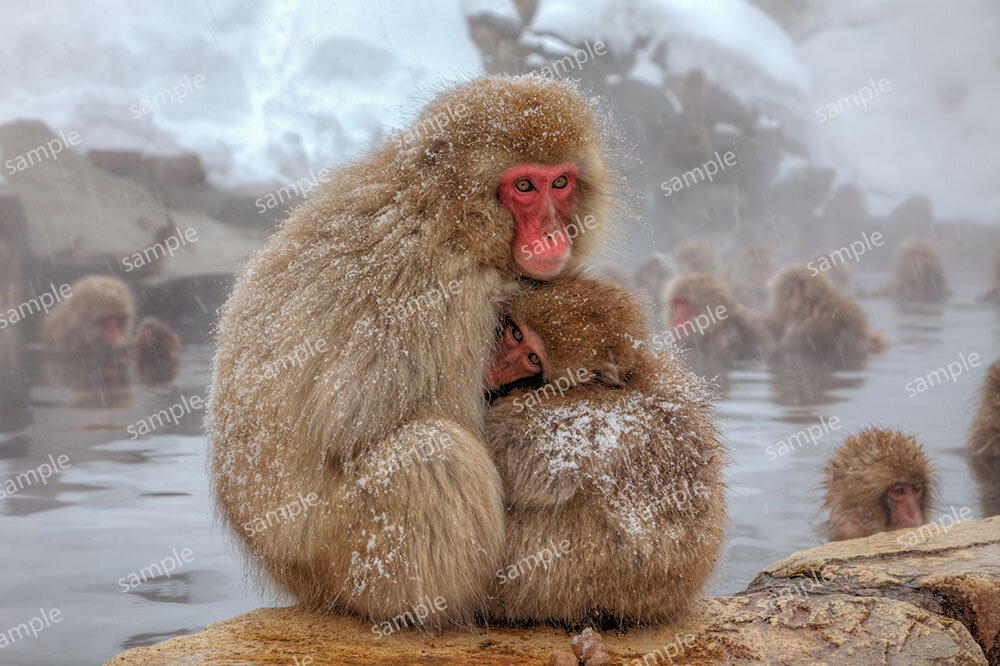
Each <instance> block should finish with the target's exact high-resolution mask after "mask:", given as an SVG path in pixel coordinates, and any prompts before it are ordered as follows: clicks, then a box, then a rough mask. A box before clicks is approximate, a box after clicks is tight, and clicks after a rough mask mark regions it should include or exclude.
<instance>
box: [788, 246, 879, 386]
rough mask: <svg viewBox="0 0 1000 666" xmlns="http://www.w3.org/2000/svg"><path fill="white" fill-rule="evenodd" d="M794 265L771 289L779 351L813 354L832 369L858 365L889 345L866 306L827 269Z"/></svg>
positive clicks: (794, 353)
mask: <svg viewBox="0 0 1000 666" xmlns="http://www.w3.org/2000/svg"><path fill="white" fill-rule="evenodd" d="M812 273H813V271H812V270H810V269H809V268H807V267H805V266H800V265H795V266H789V267H788V268H786V269H784V270H783V271H782V272H781V273H779V274H778V275H777V277H776V278H775V279H774V283H773V286H772V289H771V305H770V309H769V312H768V317H769V320H770V324H771V329H772V330H773V331H774V332H775V334H776V335H777V337H778V342H777V347H776V350H775V351H776V354H780V355H784V356H790V357H800V358H804V357H811V358H813V359H815V360H817V361H819V362H820V363H821V364H822V365H823V366H824V367H826V368H829V369H842V368H854V367H857V366H858V365H860V364H862V363H864V361H865V360H866V359H867V358H868V355H869V354H873V353H878V352H881V351H883V350H884V349H885V346H886V343H885V338H883V337H882V335H881V334H880V333H877V332H875V331H872V330H870V329H869V328H868V318H867V317H866V316H865V313H864V311H863V310H862V309H861V307H860V306H858V304H857V303H855V302H854V301H853V300H852V299H851V298H850V297H849V296H847V295H846V294H843V293H841V292H840V290H838V289H837V288H836V287H835V286H834V285H833V283H832V282H830V280H829V279H828V278H827V277H826V276H825V275H823V274H822V273H818V272H817V273H816V274H815V275H813V274H812Z"/></svg>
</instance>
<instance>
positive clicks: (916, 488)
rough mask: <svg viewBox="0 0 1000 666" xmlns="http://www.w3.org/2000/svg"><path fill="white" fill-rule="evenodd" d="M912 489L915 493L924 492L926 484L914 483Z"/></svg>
mask: <svg viewBox="0 0 1000 666" xmlns="http://www.w3.org/2000/svg"><path fill="white" fill-rule="evenodd" d="M910 488H911V489H912V490H913V492H915V493H919V492H922V491H923V489H924V484H922V483H914V484H913V485H911V486H910Z"/></svg>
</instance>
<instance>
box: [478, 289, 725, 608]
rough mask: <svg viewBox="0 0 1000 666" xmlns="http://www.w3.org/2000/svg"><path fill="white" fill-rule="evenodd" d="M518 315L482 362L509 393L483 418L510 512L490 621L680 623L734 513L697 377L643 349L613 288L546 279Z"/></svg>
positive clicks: (625, 301)
mask: <svg viewBox="0 0 1000 666" xmlns="http://www.w3.org/2000/svg"><path fill="white" fill-rule="evenodd" d="M508 317H509V319H508V320H507V322H506V324H505V326H504V329H503V332H502V334H501V338H500V341H499V343H498V346H497V348H496V351H495V353H494V355H493V357H492V359H491V362H490V363H489V367H488V369H487V384H489V385H490V386H492V387H493V388H500V389H503V390H504V391H505V394H504V395H502V396H501V397H499V398H496V399H495V400H494V402H493V404H492V406H491V407H490V409H489V411H488V413H487V417H486V432H487V439H488V442H489V446H490V449H491V451H492V455H493V457H494V460H495V462H496V464H497V469H498V471H499V472H500V477H501V479H502V481H503V486H504V492H505V495H506V503H507V525H506V548H505V551H504V558H503V560H502V563H503V565H502V567H501V568H500V569H498V570H497V572H496V581H495V586H494V590H493V594H492V596H493V597H494V605H493V608H492V614H493V617H494V618H495V619H497V620H500V621H506V622H512V623H520V622H531V623H534V622H553V623H557V624H561V625H564V626H580V625H585V624H596V625H599V626H622V625H628V624H633V623H654V622H666V621H669V620H670V619H671V618H674V617H676V616H677V615H678V613H680V612H681V611H682V610H683V609H684V607H685V606H686V605H687V604H688V602H689V601H690V600H691V599H692V597H694V595H695V594H696V593H697V592H698V590H699V589H700V588H701V586H702V585H703V583H704V582H705V580H706V578H707V577H708V576H709V574H710V573H711V572H712V570H713V569H714V566H715V559H716V557H717V555H718V552H719V548H720V546H721V543H722V535H723V527H724V523H725V517H726V510H725V497H724V484H723V480H722V467H723V464H724V462H725V458H726V452H725V449H724V447H723V445H722V443H721V442H720V439H719V433H718V430H717V428H716V424H715V419H714V415H713V414H712V412H711V409H710V407H709V401H708V396H707V394H706V391H705V389H704V387H703V385H702V383H701V382H700V380H699V379H698V378H696V377H695V376H694V375H692V374H691V373H689V372H688V371H686V370H684V369H682V368H681V367H680V366H679V365H678V364H676V363H675V362H674V361H673V359H672V358H671V357H670V356H667V355H658V354H656V353H655V352H654V351H653V350H652V349H651V348H650V346H649V345H648V344H646V343H645V339H646V336H647V331H646V327H645V324H644V317H643V313H642V308H641V306H640V304H639V302H638V301H637V300H636V299H635V298H634V297H633V296H632V295H631V294H629V293H628V292H626V291H624V290H622V289H620V288H619V287H617V286H615V285H614V284H613V283H610V282H605V281H597V280H589V279H583V278H567V279H562V280H558V281H556V282H553V283H548V284H544V285H540V286H538V287H537V288H535V289H534V290H533V291H530V292H528V293H526V294H523V295H522V296H520V297H518V298H516V299H515V300H514V301H513V302H512V303H511V305H510V308H509V310H508ZM526 380H530V381H526Z"/></svg>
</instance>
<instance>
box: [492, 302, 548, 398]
mask: <svg viewBox="0 0 1000 666" xmlns="http://www.w3.org/2000/svg"><path fill="white" fill-rule="evenodd" d="M547 363H548V359H547V358H546V356H545V345H543V344H542V339H541V338H539V337H538V334H536V333H535V332H534V331H533V330H531V329H530V328H529V327H527V326H525V325H524V324H521V323H518V322H517V321H515V320H513V319H511V320H510V321H508V322H507V325H506V326H505V327H504V330H503V333H502V334H501V336H500V339H499V340H498V341H497V348H496V351H495V352H493V357H492V358H490V362H489V364H488V365H487V366H486V387H487V388H488V389H490V390H495V389H498V388H500V387H501V386H506V385H507V384H513V383H514V382H516V381H517V380H519V379H523V378H525V377H533V376H534V375H537V374H539V373H541V372H542V371H543V370H544V369H545V367H546V365H547Z"/></svg>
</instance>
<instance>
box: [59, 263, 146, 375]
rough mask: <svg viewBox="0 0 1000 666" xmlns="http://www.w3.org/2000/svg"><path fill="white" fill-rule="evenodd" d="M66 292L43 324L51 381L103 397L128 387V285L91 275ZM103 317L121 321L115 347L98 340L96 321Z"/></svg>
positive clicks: (130, 316)
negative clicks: (115, 318) (114, 317)
mask: <svg viewBox="0 0 1000 666" xmlns="http://www.w3.org/2000/svg"><path fill="white" fill-rule="evenodd" d="M69 293H70V294H71V295H70V296H69V297H68V298H66V299H65V300H63V301H61V302H60V303H58V304H57V305H56V306H55V307H54V308H52V310H51V311H50V312H49V314H48V315H47V316H46V317H45V321H44V323H43V324H42V338H43V340H44V342H45V355H46V368H47V372H48V374H49V376H50V378H51V379H52V380H53V381H54V382H56V383H59V384H64V385H67V386H70V387H72V388H75V389H79V390H83V391H99V392H103V391H106V390H117V389H120V388H122V387H124V386H127V385H128V383H129V363H128V347H127V336H128V333H129V332H130V331H131V330H132V325H133V321H134V320H135V305H134V303H133V300H132V292H131V291H130V290H129V288H128V285H126V284H125V283H124V282H122V281H121V280H119V279H117V278H112V277H106V276H103V275H91V276H88V277H85V278H83V279H81V280H79V281H78V282H76V283H75V284H73V285H72V286H71V287H70V292H69ZM102 316H122V317H124V325H123V328H122V334H123V335H122V340H121V341H120V342H119V343H111V342H109V341H107V340H105V339H103V337H102V331H101V326H100V324H99V322H98V320H99V319H100V318H101V317H102Z"/></svg>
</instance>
